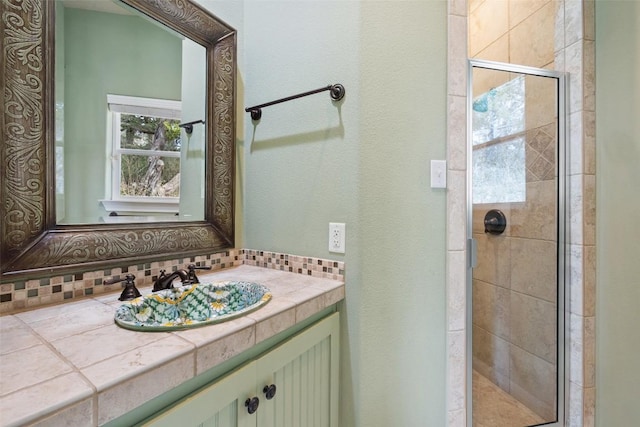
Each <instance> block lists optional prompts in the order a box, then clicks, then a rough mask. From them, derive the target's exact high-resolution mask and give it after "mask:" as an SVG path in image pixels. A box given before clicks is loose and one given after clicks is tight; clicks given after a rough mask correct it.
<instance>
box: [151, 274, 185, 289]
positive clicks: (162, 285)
mask: <svg viewBox="0 0 640 427" xmlns="http://www.w3.org/2000/svg"><path fill="white" fill-rule="evenodd" d="M176 277H179V278H180V280H181V281H182V283H183V284H188V283H190V280H189V273H187V272H186V271H185V270H176V271H174V272H173V273H171V274H169V275H168V276H167V275H166V274H165V271H164V270H160V275H159V276H158V278H157V279H156V281H155V283H154V284H153V292H158V291H161V290H163V289H171V288H172V287H173V279H175V278H176Z"/></svg>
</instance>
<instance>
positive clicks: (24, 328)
mask: <svg viewBox="0 0 640 427" xmlns="http://www.w3.org/2000/svg"><path fill="white" fill-rule="evenodd" d="M225 280H245V281H251V282H256V283H261V284H263V285H265V286H267V287H268V288H269V289H270V291H271V293H272V295H273V298H272V300H271V301H269V302H268V303H267V304H266V305H264V306H263V307H261V308H259V309H258V310H256V311H252V312H250V313H248V314H246V315H244V316H242V317H239V318H235V319H231V320H228V321H226V322H224V323H218V324H213V325H209V326H204V327H199V328H194V329H185V330H179V331H172V332H138V331H131V330H127V329H123V328H120V327H118V326H117V325H116V324H115V323H114V320H113V319H114V313H115V310H116V308H117V307H119V306H120V305H121V304H122V303H121V302H120V301H118V299H117V298H118V296H119V293H112V294H109V295H101V296H96V297H93V298H85V299H81V300H79V301H76V302H71V303H66V304H60V305H55V306H48V307H44V308H39V309H35V310H31V311H24V312H19V313H15V314H12V315H7V316H3V317H0V330H1V338H2V343H1V346H0V350H1V352H2V362H3V363H2V364H1V365H0V370H1V371H0V373H1V375H0V414H1V415H0V425H2V426H14V425H15V426H17V425H74V426H93V425H108V426H115V425H149V426H165V425H166V426H175V425H184V426H187V425H200V424H201V423H203V422H205V421H208V420H212V419H218V420H219V421H220V422H221V424H216V425H230V426H249V425H251V426H277V425H284V422H285V421H284V420H286V419H289V418H290V417H295V419H296V420H309V422H308V424H307V425H326V426H335V425H337V416H338V412H337V411H338V394H337V390H338V354H339V338H338V337H339V313H337V305H338V303H339V302H340V301H341V300H343V299H344V282H343V281H340V280H332V279H325V278H318V277H312V276H307V275H302V274H295V273H288V272H283V271H279V270H275V269H267V268H261V267H254V266H248V265H242V266H238V267H233V268H228V269H224V270H219V271H217V272H215V273H211V274H206V275H205V274H202V275H200V281H201V282H202V283H206V282H214V281H225ZM140 291H141V292H142V294H143V295H144V294H148V293H149V292H151V289H150V288H148V287H147V288H145V287H141V288H140ZM250 412H252V413H250ZM223 419H224V422H225V423H226V424H225V423H222V422H223V421H222V420H223ZM176 420H179V422H178V421H176ZM302 422H305V421H302ZM294 424H295V423H294Z"/></svg>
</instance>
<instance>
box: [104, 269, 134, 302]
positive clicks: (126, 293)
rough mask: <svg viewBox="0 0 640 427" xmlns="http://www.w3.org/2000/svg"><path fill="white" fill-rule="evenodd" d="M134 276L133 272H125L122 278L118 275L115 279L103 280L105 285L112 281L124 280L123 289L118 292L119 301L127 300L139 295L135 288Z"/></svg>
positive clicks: (110, 283)
mask: <svg viewBox="0 0 640 427" xmlns="http://www.w3.org/2000/svg"><path fill="white" fill-rule="evenodd" d="M135 280H136V276H134V275H133V274H127V275H126V276H124V277H123V278H120V277H118V278H117V279H111V280H105V281H104V283H105V285H112V284H114V283H119V282H124V289H123V291H122V293H121V294H120V298H118V300H120V301H128V300H132V299H135V298H138V297H139V296H141V294H140V291H139V290H138V288H136V282H135Z"/></svg>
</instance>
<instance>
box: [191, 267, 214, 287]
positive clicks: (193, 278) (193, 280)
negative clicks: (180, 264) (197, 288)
mask: <svg viewBox="0 0 640 427" xmlns="http://www.w3.org/2000/svg"><path fill="white" fill-rule="evenodd" d="M187 269H188V270H189V272H188V275H189V283H200V280H198V276H196V270H211V266H210V265H203V266H198V265H195V264H189V265H188V266H187Z"/></svg>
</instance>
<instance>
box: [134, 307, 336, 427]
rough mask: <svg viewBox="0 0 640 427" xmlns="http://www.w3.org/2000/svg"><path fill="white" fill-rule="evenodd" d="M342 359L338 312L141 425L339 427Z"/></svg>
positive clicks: (169, 426) (152, 426)
mask: <svg viewBox="0 0 640 427" xmlns="http://www.w3.org/2000/svg"><path fill="white" fill-rule="evenodd" d="M338 357H339V314H338V313H334V314H332V315H330V316H328V317H326V318H324V319H323V320H321V321H319V322H318V323H315V324H313V325H312V326H310V327H308V328H307V329H304V330H303V331H301V332H300V333H298V334H297V335H294V336H293V337H292V338H289V339H288V340H286V341H285V342H283V343H282V344H279V345H277V346H275V347H274V348H273V349H271V350H269V351H268V352H266V353H264V354H262V355H261V356H259V357H257V358H256V359H254V360H251V361H249V362H248V363H247V364H245V365H243V366H242V367H240V368H238V369H236V370H234V371H233V372H231V373H229V374H228V375H226V376H224V377H223V378H221V379H219V380H216V381H215V382H213V383H211V384H210V385H208V386H205V387H204V388H202V389H200V390H198V391H196V392H195V393H193V394H191V395H190V396H187V397H186V398H184V399H183V400H181V401H179V402H178V403H176V404H175V405H173V406H171V407H170V408H168V409H167V410H166V411H164V412H162V413H161V414H159V415H157V416H155V417H154V418H152V419H150V420H148V421H147V422H146V423H144V424H143V425H144V426H149V427H165V426H166V427H175V426H184V427H189V426H194V427H195V426H206V427H325V426H326V427H337V426H338ZM252 406H253V407H252ZM250 407H252V408H250ZM249 409H252V410H255V412H253V411H251V412H253V413H249V412H250V411H249Z"/></svg>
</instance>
